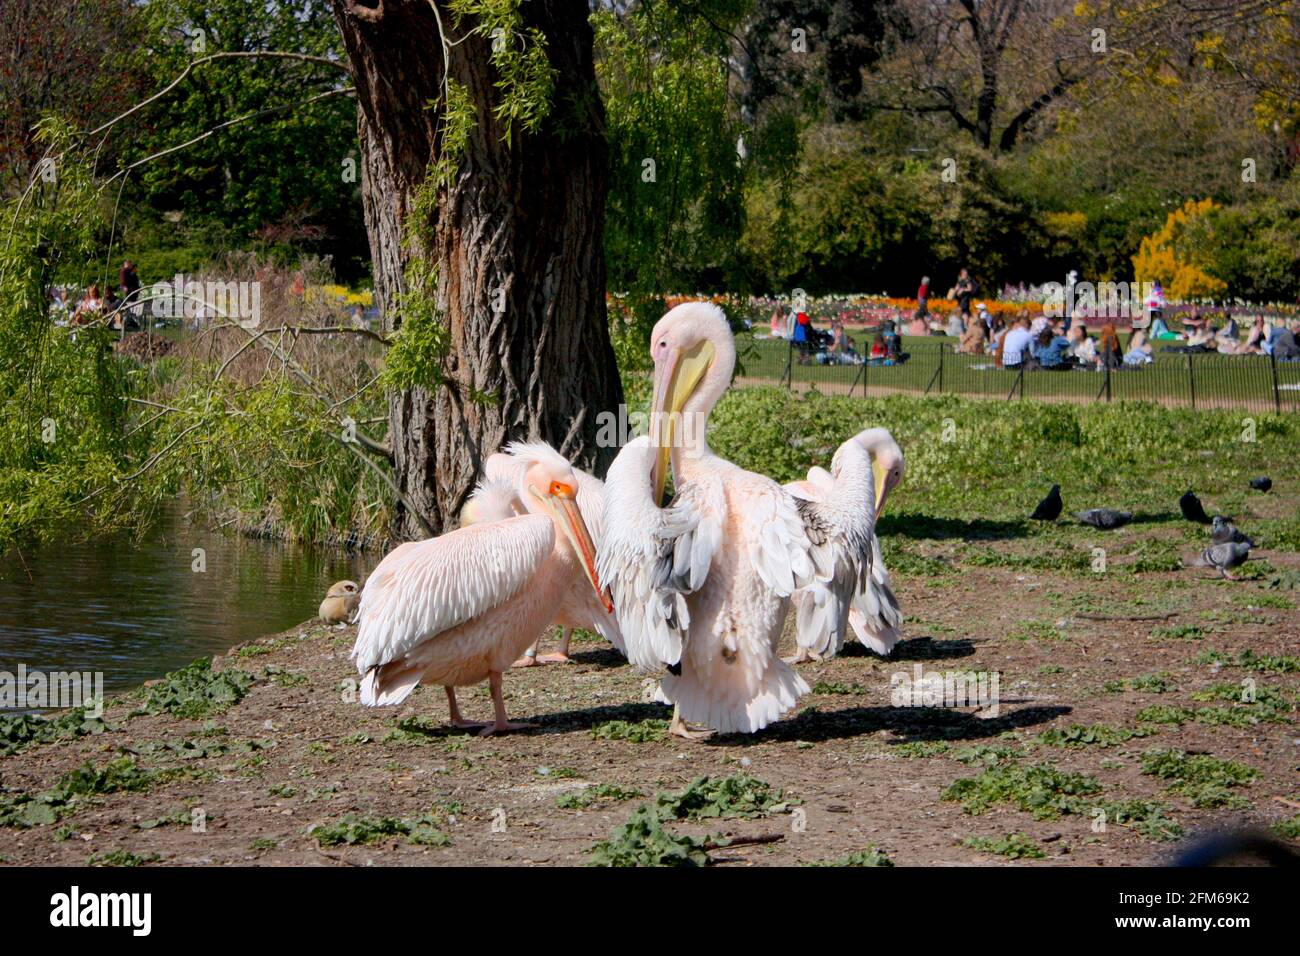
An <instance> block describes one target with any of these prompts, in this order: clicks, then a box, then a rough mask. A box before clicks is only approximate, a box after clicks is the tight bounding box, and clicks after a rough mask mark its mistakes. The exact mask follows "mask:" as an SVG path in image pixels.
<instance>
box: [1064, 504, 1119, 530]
mask: <svg viewBox="0 0 1300 956" xmlns="http://www.w3.org/2000/svg"><path fill="white" fill-rule="evenodd" d="M1075 517H1076V518H1078V519H1079V520H1080V521H1082V522H1083V523H1084V524H1090V525H1092V526H1093V527H1094V528H1102V529H1103V530H1106V531H1109V530H1111V529H1112V528H1122V527H1124V525H1126V524H1128V523H1129V522H1130V521H1132V520H1133V512H1131V511H1114V510H1112V509H1110V508H1090V509H1089V510H1087V511H1080V512H1079V513H1078V514H1077V515H1075Z"/></svg>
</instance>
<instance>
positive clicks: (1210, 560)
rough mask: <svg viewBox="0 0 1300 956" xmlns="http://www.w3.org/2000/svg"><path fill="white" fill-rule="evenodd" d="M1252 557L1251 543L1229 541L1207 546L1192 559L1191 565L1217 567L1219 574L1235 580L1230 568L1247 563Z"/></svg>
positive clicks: (1195, 566)
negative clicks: (1229, 570) (1229, 571)
mask: <svg viewBox="0 0 1300 956" xmlns="http://www.w3.org/2000/svg"><path fill="white" fill-rule="evenodd" d="M1249 557H1250V545H1248V544H1246V543H1245V542H1232V541H1229V542H1227V543H1225V544H1215V545H1211V546H1210V547H1208V548H1206V549H1205V550H1204V551H1202V552H1201V553H1200V554H1198V555H1197V556H1196V557H1195V558H1193V559H1192V561H1191V565H1190V566H1191V567H1194V568H1215V569H1217V570H1218V572H1219V574H1220V575H1222V576H1223V577H1225V578H1227V579H1228V580H1229V581H1235V580H1236V578H1234V577H1233V576H1232V575H1231V574H1229V573H1228V568H1235V567H1238V566H1239V565H1242V564H1245V563H1246V560H1247V559H1248V558H1249Z"/></svg>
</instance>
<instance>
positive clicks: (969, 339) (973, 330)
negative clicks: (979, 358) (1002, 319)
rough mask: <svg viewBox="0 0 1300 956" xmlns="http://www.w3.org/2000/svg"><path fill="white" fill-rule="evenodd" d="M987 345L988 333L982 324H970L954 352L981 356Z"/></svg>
mask: <svg viewBox="0 0 1300 956" xmlns="http://www.w3.org/2000/svg"><path fill="white" fill-rule="evenodd" d="M987 344H988V333H987V331H986V330H985V328H984V323H983V322H972V323H971V324H970V328H969V329H967V330H966V333H965V334H964V335H962V336H961V341H959V342H958V343H957V348H956V351H958V352H961V353H962V354H963V355H983V354H984V349H985V347H986V345H987Z"/></svg>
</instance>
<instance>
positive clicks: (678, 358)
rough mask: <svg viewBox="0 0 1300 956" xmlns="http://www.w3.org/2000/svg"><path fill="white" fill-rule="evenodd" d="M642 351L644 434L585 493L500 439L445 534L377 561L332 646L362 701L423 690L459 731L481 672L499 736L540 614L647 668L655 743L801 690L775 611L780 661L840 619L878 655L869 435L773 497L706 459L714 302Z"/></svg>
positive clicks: (886, 647) (885, 634) (588, 481)
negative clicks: (667, 732)
mask: <svg viewBox="0 0 1300 956" xmlns="http://www.w3.org/2000/svg"><path fill="white" fill-rule="evenodd" d="M651 357H652V358H653V360H654V363H655V373H654V398H653V407H652V409H651V434H650V435H649V436H643V437H640V438H637V439H635V440H633V441H632V442H630V443H629V444H628V445H626V446H625V447H624V448H623V449H622V450H621V451H620V453H619V455H618V456H617V458H616V459H615V461H614V462H613V464H612V465H611V466H610V469H609V473H608V475H607V476H606V481H605V482H604V483H603V484H602V483H601V482H600V481H599V480H598V479H596V478H595V477H593V476H591V475H588V474H586V473H585V472H583V471H581V470H580V469H577V468H574V467H573V466H572V465H571V464H570V463H569V462H567V461H565V460H564V458H563V457H561V456H560V455H559V454H558V453H557V452H556V451H555V450H554V449H552V448H551V447H550V446H549V445H546V444H544V443H541V442H532V443H526V444H514V445H511V446H509V447H508V448H507V449H506V452H505V453H504V454H496V455H492V456H491V457H490V458H489V459H488V460H487V461H486V462H485V464H484V474H483V480H482V482H481V484H480V485H479V487H478V488H477V489H476V490H475V492H474V494H473V495H472V496H471V498H470V499H469V501H468V502H467V503H466V506H465V508H464V511H463V513H462V526H461V528H459V529H458V530H455V531H451V532H449V533H447V534H444V535H442V536H441V537H437V538H432V539H429V540H427V541H421V542H414V543H408V544H404V545H401V546H400V547H398V548H397V549H396V550H394V551H393V552H391V553H390V554H389V555H388V556H386V557H385V558H384V560H383V561H382V562H380V564H379V566H378V567H377V568H376V569H375V571H374V572H373V573H372V574H371V576H370V578H369V579H368V580H367V581H366V585H365V588H364V590H363V591H362V594H361V602H360V625H359V627H358V631H357V640H356V645H355V647H354V648H353V652H352V655H353V657H354V658H356V662H357V669H358V671H359V672H360V673H361V675H362V682H361V702H362V703H363V704H367V705H371V706H380V705H386V704H397V703H400V702H401V701H402V700H404V699H405V698H406V697H407V696H408V695H409V694H410V693H411V691H412V690H413V689H414V688H415V686H416V685H417V684H418V683H420V682H421V681H431V682H433V683H438V684H442V685H444V687H445V688H446V691H447V699H448V705H449V707H450V711H451V719H452V721H453V723H455V724H457V725H459V726H470V725H472V722H470V721H467V720H465V719H464V718H463V717H462V716H461V714H460V712H459V709H458V708H457V703H456V697H455V691H454V688H455V687H458V686H465V685H467V684H474V683H478V682H480V681H482V680H484V679H487V680H488V681H489V682H490V684H491V689H492V699H493V705H494V708H495V720H494V721H493V722H492V723H491V724H489V725H487V726H486V727H485V728H484V732H485V733H491V732H495V731H504V730H510V729H514V728H515V727H516V726H519V725H515V724H511V723H510V722H509V721H508V720H507V719H506V713H505V705H504V701H503V696H502V690H501V675H502V673H503V672H504V671H505V670H506V669H508V668H509V667H510V666H511V664H512V663H513V662H515V660H516V658H517V657H518V656H519V654H520V652H522V651H524V650H525V648H528V647H529V646H530V645H534V644H535V642H536V640H537V639H538V637H539V636H540V635H541V634H542V632H543V631H544V630H545V629H546V628H547V627H548V626H549V625H550V624H552V623H559V624H561V625H562V626H563V627H564V628H565V644H566V645H567V638H568V633H569V629H570V628H572V627H583V628H587V629H590V630H593V631H596V632H597V633H599V634H601V635H602V636H603V637H605V638H606V639H607V640H609V641H610V642H611V643H613V644H614V645H615V646H616V647H618V648H619V650H620V651H622V652H623V653H624V654H625V655H626V656H627V657H628V659H629V660H630V661H631V662H632V663H633V664H634V665H636V666H637V667H639V668H641V669H643V670H646V671H648V672H650V673H652V674H654V675H656V676H658V677H659V679H660V698H661V699H663V700H665V701H667V702H668V703H671V704H673V706H674V713H673V721H672V731H673V732H674V733H675V734H678V735H681V736H686V737H697V736H702V735H705V734H707V733H710V732H714V731H716V732H720V733H733V732H746V733H749V732H754V731H757V730H761V729H762V728H764V727H766V726H767V725H768V724H770V723H772V722H773V721H775V720H778V719H779V718H780V717H781V716H782V715H783V714H785V713H787V712H788V711H789V710H790V709H791V708H793V707H794V706H795V704H796V702H797V701H798V699H799V697H800V696H801V695H803V694H805V693H808V690H809V688H808V685H807V683H806V682H805V681H804V680H803V678H802V677H800V676H799V674H798V672H797V671H796V670H795V669H794V668H793V667H792V666H791V663H790V662H787V661H785V660H782V659H781V657H780V656H779V654H778V653H777V648H778V644H779V642H780V639H781V634H782V631H783V628H784V625H785V621H786V618H787V616H788V614H789V610H790V608H791V605H792V602H793V603H794V605H795V606H796V608H797V611H796V630H797V639H798V646H799V655H798V656H797V657H796V658H794V659H793V660H794V662H796V663H797V662H798V661H802V660H809V659H823V658H826V657H829V656H832V655H834V654H835V653H837V652H838V651H839V650H840V648H841V647H842V646H843V643H844V639H845V636H846V633H847V632H848V630H849V628H850V627H851V628H852V630H853V632H854V634H855V635H856V636H857V638H858V639H859V640H860V641H862V642H863V643H864V644H866V645H868V646H869V647H871V648H872V649H873V650H875V651H877V652H878V653H881V654H888V653H889V652H890V651H891V650H892V648H893V646H894V644H895V642H896V641H897V640H898V637H899V627H900V623H901V614H900V612H899V608H898V602H897V600H896V599H895V597H894V593H893V591H892V589H891V587H890V584H889V575H888V572H887V571H886V570H885V566H884V562H883V560H882V559H881V553H880V544H879V541H878V540H877V539H876V533H875V531H876V519H877V516H878V515H879V513H880V510H881V508H882V507H883V506H884V504H885V500H886V498H887V497H888V495H889V493H890V491H891V490H892V489H893V488H894V487H895V486H896V485H897V484H898V482H899V480H900V479H901V477H902V473H903V456H902V452H901V451H900V450H899V448H898V445H897V444H896V443H895V442H894V440H893V438H892V437H890V435H889V433H888V432H887V431H885V430H884V429H879V428H875V429H867V430H866V431H863V432H860V433H859V434H857V435H855V436H854V437H853V438H850V439H849V440H848V441H846V442H845V443H844V444H843V445H841V446H840V448H839V450H838V451H836V453H835V456H834V459H833V460H832V462H831V468H830V470H829V471H826V470H824V469H821V468H814V469H812V470H810V471H809V473H808V477H807V480H805V481H798V482H792V483H791V484H789V485H786V486H782V485H780V484H778V483H777V482H775V481H773V480H772V479H771V478H768V477H766V476H764V475H760V474H756V473H754V472H750V471H745V470H744V469H742V468H740V467H738V466H737V465H735V464H732V463H731V462H729V461H726V460H724V459H723V458H721V457H719V456H718V455H717V454H715V453H714V452H713V450H712V449H710V448H709V445H708V440H707V427H706V425H707V420H708V416H709V413H710V412H711V411H712V409H713V407H714V405H715V404H716V403H717V401H718V400H719V399H720V398H721V397H722V395H723V394H724V393H725V392H726V390H727V388H728V387H729V386H730V383H731V375H732V372H733V370H734V367H735V361H736V349H735V343H734V340H733V338H732V334H731V330H730V328H729V326H728V324H727V321H726V319H725V317H724V316H723V314H722V311H721V310H720V309H718V308H717V307H716V306H714V305H711V304H709V303H702V302H692V303H685V304H682V305H679V306H677V307H676V308H674V309H672V310H671V311H669V312H668V313H667V314H666V315H664V317H663V318H662V319H660V320H659V322H658V323H657V324H656V325H655V328H654V331H653V333H652V334H651ZM670 474H671V476H672V480H673V482H672V483H673V497H672V500H671V501H669V502H667V503H666V504H665V503H664V492H665V490H666V488H667V485H668V478H669V475H670ZM695 728H702V729H695Z"/></svg>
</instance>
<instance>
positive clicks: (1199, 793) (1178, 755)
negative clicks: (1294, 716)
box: [1142, 750, 1259, 810]
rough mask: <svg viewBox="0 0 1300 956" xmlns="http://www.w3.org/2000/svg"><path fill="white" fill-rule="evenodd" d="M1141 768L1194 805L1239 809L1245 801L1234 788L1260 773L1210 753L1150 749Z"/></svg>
mask: <svg viewBox="0 0 1300 956" xmlns="http://www.w3.org/2000/svg"><path fill="white" fill-rule="evenodd" d="M1142 772H1143V773H1144V774H1147V775H1149V776H1154V777H1159V778H1160V779H1161V780H1164V781H1166V782H1167V784H1168V788H1169V792H1170V793H1176V794H1179V795H1181V796H1184V797H1186V798H1187V799H1188V800H1189V801H1191V804H1192V806H1194V807H1196V808H1197V809H1202V810H1211V809H1217V808H1219V807H1228V808H1230V809H1242V808H1243V807H1246V806H1248V805H1249V804H1248V802H1247V801H1246V800H1245V799H1244V798H1243V797H1241V796H1239V795H1238V794H1236V793H1234V792H1232V791H1233V788H1236V787H1245V786H1249V785H1250V784H1251V783H1254V781H1255V779H1256V778H1257V777H1258V776H1259V771H1258V770H1256V769H1255V768H1254V767H1250V766H1247V765H1246V764H1243V763H1238V762H1237V761H1235V760H1221V759H1220V758H1218V757H1213V756H1211V755H1209V754H1188V753H1184V752H1183V751H1181V750H1151V751H1148V752H1147V753H1145V754H1143V755H1142Z"/></svg>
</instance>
